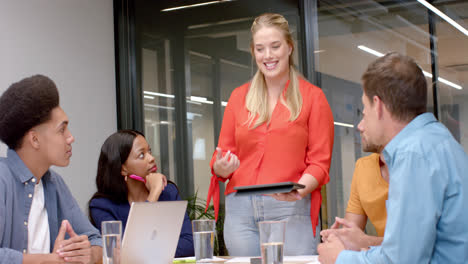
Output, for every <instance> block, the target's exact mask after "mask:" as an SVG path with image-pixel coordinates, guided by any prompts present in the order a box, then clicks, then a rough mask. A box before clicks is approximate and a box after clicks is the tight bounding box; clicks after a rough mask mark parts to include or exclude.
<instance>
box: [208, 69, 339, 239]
mask: <svg viewBox="0 0 468 264" xmlns="http://www.w3.org/2000/svg"><path fill="white" fill-rule="evenodd" d="M288 85H289V82H288V83H287V84H286V88H287V87H288ZM286 88H285V89H284V90H283V96H284V95H285V92H286ZM248 89H249V83H246V84H244V85H242V86H240V87H238V88H236V89H235V90H234V91H233V92H232V94H231V97H230V98H229V102H228V104H227V106H226V109H225V111H224V118H223V124H222V127H221V133H220V136H219V142H218V147H220V148H221V149H222V150H223V151H228V150H230V151H231V152H232V153H234V154H236V155H237V157H238V158H239V160H240V166H239V168H238V169H237V170H236V171H234V173H232V174H231V175H230V176H229V177H228V179H229V182H228V184H227V187H226V192H225V194H229V193H232V192H234V191H235V190H234V187H235V186H245V185H254V184H267V183H276V182H284V181H294V182H297V181H298V180H299V179H300V178H301V176H302V175H303V174H304V173H308V174H311V175H312V176H314V177H315V178H316V179H317V181H318V183H319V187H318V188H317V189H315V190H314V191H313V192H312V194H311V220H312V224H313V227H314V228H313V230H314V232H315V226H316V225H317V223H318V213H319V210H320V204H321V200H322V197H321V195H320V189H321V186H322V185H324V184H326V183H328V181H329V175H328V173H329V169H330V160H331V154H332V148H333V135H334V134H333V133H334V127H333V126H334V125H333V115H332V112H331V109H330V106H329V105H328V102H327V99H326V98H325V95H324V93H323V92H322V90H321V89H320V88H318V87H316V86H314V85H312V84H310V83H309V82H307V81H306V80H303V79H301V78H300V79H299V90H300V92H301V95H302V109H301V113H300V114H299V117H298V118H297V119H296V120H294V121H292V122H291V121H289V116H290V112H289V110H288V109H287V107H286V106H285V105H283V104H282V103H281V101H280V100H278V103H277V105H276V107H275V109H274V111H273V114H272V116H271V120H270V123H269V125H268V126H267V124H266V123H264V124H261V125H260V126H258V127H256V128H255V129H249V127H248V126H247V124H246V120H248V115H249V111H248V110H247V109H246V107H245V97H246V95H247V92H248ZM215 159H216V151H215V153H214V154H213V158H212V160H211V163H210V166H211V167H213V163H214V161H215ZM212 173H213V170H212ZM225 180H227V179H224V178H218V177H217V176H216V175H214V173H213V176H212V178H211V184H210V189H209V191H208V198H207V206H208V204H209V203H210V200H211V198H212V197H213V202H214V206H215V215H216V217H217V212H218V208H219V185H218V184H219V182H218V181H225Z"/></svg>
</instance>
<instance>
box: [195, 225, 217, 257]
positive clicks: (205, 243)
mask: <svg viewBox="0 0 468 264" xmlns="http://www.w3.org/2000/svg"><path fill="white" fill-rule="evenodd" d="M215 227H216V222H215V220H208V219H203V220H193V221H192V230H193V243H194V246H195V259H196V260H197V262H199V261H203V259H212V258H213V246H214V235H215Z"/></svg>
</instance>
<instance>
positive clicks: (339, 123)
mask: <svg viewBox="0 0 468 264" xmlns="http://www.w3.org/2000/svg"><path fill="white" fill-rule="evenodd" d="M333 123H334V124H335V125H336V126H342V127H354V126H353V125H351V124H347V123H341V122H333Z"/></svg>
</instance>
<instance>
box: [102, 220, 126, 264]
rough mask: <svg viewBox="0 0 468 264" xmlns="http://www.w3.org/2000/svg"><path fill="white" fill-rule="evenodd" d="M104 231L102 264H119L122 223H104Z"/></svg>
mask: <svg viewBox="0 0 468 264" xmlns="http://www.w3.org/2000/svg"><path fill="white" fill-rule="evenodd" d="M101 230H102V263H103V264H119V263H120V247H121V243H120V241H121V237H122V222H121V221H103V222H102V223H101Z"/></svg>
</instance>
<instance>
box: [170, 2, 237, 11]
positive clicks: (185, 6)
mask: <svg viewBox="0 0 468 264" xmlns="http://www.w3.org/2000/svg"><path fill="white" fill-rule="evenodd" d="M230 1H231V0H219V1H211V2H204V3H198V4H193V5H184V6H176V7H171V8H166V9H163V10H161V12H168V11H174V10H180V9H185V8H192V7H197V6H206V5H212V4H219V3H222V2H230Z"/></svg>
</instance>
